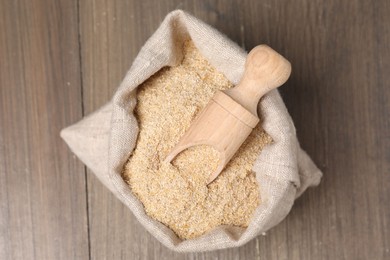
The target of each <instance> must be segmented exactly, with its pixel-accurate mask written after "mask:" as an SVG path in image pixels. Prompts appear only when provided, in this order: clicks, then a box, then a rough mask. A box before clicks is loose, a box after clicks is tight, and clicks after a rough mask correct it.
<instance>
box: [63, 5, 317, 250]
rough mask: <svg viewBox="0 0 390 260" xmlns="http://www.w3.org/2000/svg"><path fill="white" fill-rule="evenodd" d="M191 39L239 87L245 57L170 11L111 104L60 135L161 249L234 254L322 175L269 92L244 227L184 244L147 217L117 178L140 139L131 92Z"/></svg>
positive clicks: (191, 20)
mask: <svg viewBox="0 0 390 260" xmlns="http://www.w3.org/2000/svg"><path fill="white" fill-rule="evenodd" d="M189 38H190V39H192V41H193V42H194V44H195V46H196V47H197V48H198V49H199V51H200V52H201V54H202V55H203V56H204V57H205V58H206V59H207V60H208V61H209V62H210V63H211V64H212V65H213V66H214V67H215V68H216V69H217V70H219V71H220V72H222V73H223V74H224V75H225V76H226V77H227V78H228V79H229V80H230V81H231V82H232V83H233V84H237V83H238V82H239V80H240V78H241V76H242V74H243V70H244V63H245V59H246V55H247V54H246V53H245V52H244V51H243V50H242V49H241V48H240V47H239V46H237V45H236V44H235V43H233V42H232V41H230V40H229V39H228V38H227V37H226V36H224V35H222V34H221V33H219V32H218V31H217V30H215V29H213V28H212V27H210V26H209V25H207V24H205V23H203V22H202V21H200V20H198V19H196V18H194V17H193V16H191V15H189V14H187V13H185V12H183V11H180V10H177V11H173V12H171V13H170V14H168V15H167V17H166V18H165V20H164V21H163V22H162V24H161V25H160V27H159V28H158V30H157V31H156V32H155V33H154V34H153V35H152V37H151V38H150V39H149V40H148V41H147V42H146V43H145V45H144V46H143V47H142V49H141V51H140V52H139V54H138V56H137V57H136V59H135V61H134V63H133V65H132V66H131V68H130V70H129V71H128V72H127V74H126V76H125V78H124V80H123V82H122V83H121V84H120V86H119V88H118V90H117V91H116V93H115V95H114V97H113V99H112V101H111V102H109V103H108V104H107V105H105V106H104V107H102V108H101V109H99V110H98V111H96V112H94V113H93V114H91V115H89V116H87V117H85V118H84V119H83V120H81V121H80V122H78V123H76V124H74V125H72V126H69V127H67V128H65V129H64V130H62V132H61V136H62V138H63V139H64V140H65V142H66V143H67V144H68V145H69V147H70V149H71V150H72V151H73V152H74V153H75V154H76V155H77V156H78V157H79V158H80V159H81V160H82V161H83V162H84V163H85V164H86V165H87V166H88V167H89V168H90V169H91V170H92V171H93V172H94V173H95V174H96V176H97V177H98V178H99V180H100V181H101V182H102V183H103V184H104V185H105V186H107V188H109V189H110V190H111V191H112V192H113V193H114V194H115V196H116V197H117V198H118V199H120V200H121V201H122V202H123V203H124V204H125V205H126V206H127V207H128V208H129V209H130V210H131V211H132V212H133V214H134V216H135V217H136V218H137V219H138V220H139V222H140V223H141V224H142V225H143V226H144V227H145V228H146V229H147V230H148V231H149V232H150V233H151V234H152V235H153V236H155V237H156V238H157V239H158V240H159V241H160V242H161V243H163V244H164V245H165V246H167V247H169V248H171V249H173V250H175V251H179V252H195V251H209V250H216V249H222V248H228V247H238V246H241V245H243V244H245V243H247V242H248V241H249V240H251V239H253V238H254V237H256V236H258V235H259V234H261V233H263V232H265V231H267V230H268V229H270V228H271V227H273V226H275V225H276V224H278V223H279V222H280V221H282V220H283V219H284V218H285V217H286V215H287V214H288V212H289V211H290V209H291V207H292V205H293V203H294V200H295V199H296V198H297V197H298V196H300V195H301V194H302V192H304V191H305V190H306V188H307V187H309V186H313V185H317V184H318V183H319V182H320V179H321V176H322V173H321V172H320V170H319V169H318V168H317V167H316V166H315V165H314V163H313V162H312V160H311V159H310V158H309V157H308V155H307V154H306V153H305V152H304V151H303V150H302V149H301V148H300V146H299V143H298V140H297V137H296V133H295V128H294V124H293V122H292V120H291V117H290V116H289V114H288V112H287V109H286V107H285V105H284V103H283V101H282V99H281V97H280V95H279V93H278V91H277V90H274V91H271V92H270V93H268V94H267V95H266V96H265V97H264V98H263V99H262V100H261V102H260V104H259V109H258V113H259V115H260V116H261V118H262V122H261V124H262V126H263V128H264V130H265V131H266V132H267V133H268V134H269V135H270V136H271V137H272V139H273V143H272V144H270V145H267V146H266V147H265V148H264V149H263V151H262V152H261V153H260V155H259V157H258V158H257V160H256V162H255V164H254V166H253V171H254V172H255V173H256V179H257V181H258V183H259V186H260V197H261V203H260V205H259V207H258V208H257V209H256V211H255V213H254V215H253V218H252V220H251V223H250V225H249V226H248V228H245V229H244V228H238V227H231V226H220V227H219V228H217V229H214V230H212V231H210V232H208V233H206V234H204V235H203V236H201V237H199V238H196V239H190V240H184V241H182V240H180V239H179V238H178V237H177V236H176V235H175V234H174V233H173V232H172V231H171V230H170V229H169V228H168V227H166V226H165V225H163V224H161V223H160V222H158V221H156V220H153V219H152V218H150V217H149V216H147V215H146V214H145V211H144V209H143V206H142V204H141V202H140V201H139V200H138V199H137V198H136V197H135V196H134V195H133V194H132V192H131V190H130V188H129V186H128V185H127V184H126V183H125V182H124V181H123V179H122V177H121V173H122V171H123V167H124V164H125V163H126V162H127V160H128V158H129V156H130V155H131V152H132V151H133V149H134V147H135V144H136V140H137V135H138V124H137V120H136V118H135V116H134V114H133V110H134V107H135V105H136V90H137V87H138V86H139V85H140V84H141V83H142V82H144V81H145V80H147V79H148V78H149V77H150V76H151V75H153V74H154V73H156V72H157V71H159V70H160V69H161V68H163V67H165V66H175V65H176V64H178V63H179V62H180V61H181V59H182V53H181V46H182V43H183V41H184V40H187V39H189Z"/></svg>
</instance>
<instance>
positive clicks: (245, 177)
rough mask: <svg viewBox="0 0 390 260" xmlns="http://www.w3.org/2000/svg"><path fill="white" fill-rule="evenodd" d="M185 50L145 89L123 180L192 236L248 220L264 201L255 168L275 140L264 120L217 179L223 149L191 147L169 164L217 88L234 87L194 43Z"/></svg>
mask: <svg viewBox="0 0 390 260" xmlns="http://www.w3.org/2000/svg"><path fill="white" fill-rule="evenodd" d="M183 54H184V58H183V60H182V62H181V63H180V64H179V65H177V66H175V67H169V68H163V69H162V70H160V71H159V72H158V73H156V74H155V75H153V76H152V77H151V78H150V79H148V80H147V81H146V82H144V83H143V84H142V86H140V87H139V89H138V93H137V106H136V108H135V114H136V116H137V119H138V123H139V128H140V132H139V135H138V139H137V144H136V147H135V149H134V151H133V153H132V155H131V156H130V158H129V161H128V162H127V164H126V166H125V169H124V172H123V178H124V180H125V181H126V182H127V183H128V184H129V185H130V188H131V190H132V192H133V193H134V195H135V196H137V198H138V199H139V200H140V201H141V202H142V203H143V205H144V208H145V212H146V213H147V214H148V215H149V216H150V217H152V218H153V219H156V220H158V221H160V222H161V223H163V224H165V225H166V226H168V227H169V228H170V229H172V230H173V231H174V232H175V233H176V234H177V235H178V237H180V238H182V239H191V238H196V237H198V236H200V235H202V234H204V233H205V232H207V231H210V230H212V229H214V228H215V227H217V226H219V225H232V226H239V227H247V226H248V224H249V222H250V219H251V217H252V215H253V213H254V211H255V209H256V208H257V207H258V205H259V203H260V195H259V186H258V183H257V182H256V179H255V174H254V172H253V171H252V166H253V164H254V162H255V160H256V158H257V157H258V155H259V153H260V152H261V150H262V149H263V147H264V146H265V145H267V144H269V143H271V141H272V139H271V137H270V136H268V135H267V134H266V133H265V132H264V131H263V130H262V128H261V127H260V125H258V126H257V127H256V128H255V129H254V131H253V132H252V133H251V135H250V136H249V137H248V139H247V140H246V141H245V143H244V144H243V145H242V146H241V148H240V149H239V151H238V152H237V153H236V154H235V156H234V157H233V159H232V160H231V161H230V163H229V164H228V165H227V167H226V168H225V169H224V170H223V171H222V173H221V174H220V175H219V177H218V178H217V179H216V180H215V181H214V182H212V183H211V184H210V185H206V183H207V179H208V177H209V176H210V174H211V173H212V172H213V170H214V169H215V168H216V166H217V165H218V152H217V151H215V150H214V149H213V148H212V147H210V146H207V145H201V146H196V147H191V148H189V149H187V150H185V151H184V152H182V153H180V154H179V155H178V156H177V157H176V158H175V159H174V160H173V161H172V163H164V162H163V161H164V159H165V158H166V156H167V155H168V153H169V152H170V150H171V149H172V148H173V147H174V146H175V145H176V144H177V142H178V141H179V139H180V137H181V136H182V135H183V134H184V133H185V131H186V130H187V129H188V127H189V126H190V124H191V122H192V121H193V120H194V118H195V117H196V116H197V114H198V113H199V112H200V111H201V110H202V108H203V107H204V106H205V105H206V104H207V103H208V101H209V100H210V99H211V97H212V96H213V94H214V93H215V92H216V91H217V90H224V89H228V88H230V87H232V84H231V83H230V82H229V81H228V80H227V79H226V78H225V76H224V75H223V74H221V73H219V72H218V71H217V70H215V69H214V68H213V67H212V66H211V65H210V64H209V63H208V61H207V60H206V59H205V58H203V57H202V55H201V54H200V53H199V51H198V50H197V49H196V47H195V46H194V45H193V43H192V42H191V41H186V42H185V43H184V45H183Z"/></svg>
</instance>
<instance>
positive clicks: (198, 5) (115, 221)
mask: <svg viewBox="0 0 390 260" xmlns="http://www.w3.org/2000/svg"><path fill="white" fill-rule="evenodd" d="M176 8H180V9H184V10H187V11H189V12H191V13H193V14H195V16H197V17H199V18H200V19H202V20H204V21H206V22H207V23H209V24H211V25H212V26H214V27H215V28H217V29H218V30H220V31H221V32H223V33H225V34H227V35H228V36H229V37H230V38H231V39H233V40H234V41H236V42H238V43H239V44H240V45H241V46H244V47H246V48H247V49H250V48H252V47H254V46H255V45H257V44H259V43H267V44H269V45H270V46H272V47H273V48H275V50H277V51H279V52H280V53H282V54H283V55H285V56H286V57H287V58H288V59H289V60H290V61H291V63H292V65H293V74H292V77H291V79H290V80H289V81H288V83H287V84H286V86H284V87H282V95H283V97H284V99H285V101H286V104H287V107H288V109H289V111H290V113H291V115H292V117H293V119H294V121H295V124H296V127H297V132H298V136H299V138H300V141H301V144H302V147H303V148H304V149H306V150H307V151H308V153H309V154H310V155H311V156H312V157H313V159H314V161H315V162H316V163H317V164H318V165H319V166H320V168H321V169H322V170H323V171H324V174H325V178H324V180H323V182H322V184H321V185H320V186H319V187H318V188H317V189H312V190H309V191H308V192H307V193H306V194H304V195H303V196H302V198H300V199H299V200H298V201H297V202H296V205H295V206H294V208H293V210H292V212H291V214H290V215H289V216H288V217H287V219H286V220H285V221H283V222H282V223H281V224H280V225H278V226H277V227H275V228H273V229H272V230H270V231H269V232H267V234H266V235H265V236H259V237H258V238H257V239H255V240H253V241H251V242H249V243H248V244H247V245H245V246H243V247H241V248H236V249H227V250H220V251H217V252H209V253H199V254H176V253H173V252H171V251H169V250H168V249H166V248H165V247H163V246H162V245H161V244H160V243H158V242H157V241H156V240H155V239H154V238H153V237H152V236H151V235H150V234H148V233H147V232H146V231H145V230H144V229H143V228H142V226H141V225H140V224H139V223H138V222H137V221H136V220H135V218H134V217H133V216H132V214H131V213H129V211H128V210H127V209H126V208H125V207H124V206H123V205H121V204H120V203H119V202H118V200H117V199H116V198H115V197H114V196H113V195H111V194H110V193H109V192H108V191H107V189H106V188H105V187H104V186H103V185H101V184H100V183H99V182H98V180H97V179H96V178H95V177H94V176H93V175H92V174H91V173H89V174H88V190H89V195H88V201H89V213H90V215H89V222H90V236H91V256H92V258H97V259H100V258H106V257H110V258H114V259H385V258H389V253H390V252H389V251H390V250H389V246H388V245H389V244H390V243H389V232H388V231H386V230H388V226H389V219H390V207H389V206H388V205H387V204H386V200H388V199H389V198H390V189H389V188H390V183H389V181H390V180H389V176H388V172H389V168H390V165H389V162H390V158H389V157H390V155H389V152H388V147H389V136H388V129H389V123H390V122H389V118H390V117H389V112H388V111H390V110H389V105H388V104H387V103H386V100H388V99H389V94H390V93H389V90H388V88H387V89H386V86H388V85H386V82H387V81H389V76H388V74H386V71H390V65H389V61H390V50H389V46H390V44H389V39H390V32H389V29H388V28H387V27H386V24H389V22H390V21H389V20H390V19H389V18H388V17H387V16H386V14H387V13H389V11H390V10H389V5H388V3H387V2H386V1H384V0H382V1H375V3H373V4H369V3H368V2H366V1H344V2H340V1H320V0H315V1H306V0H300V1H294V2H286V1H271V0H265V1H249V0H247V1H241V2H239V3H238V2H237V1H225V2H222V1H202V2H199V1H163V2H162V1H159V2H155V1H149V0H145V1H121V0H118V1H105V0H89V1H81V2H80V13H81V14H82V15H81V16H80V17H81V21H80V30H81V51H82V70H83V89H84V91H83V92H84V107H85V110H86V113H89V112H92V111H93V110H95V109H97V108H98V107H100V106H101V105H103V104H104V103H105V102H107V101H108V100H109V99H110V98H111V96H112V94H113V92H114V91H115V89H116V87H117V86H118V84H119V83H120V81H121V79H122V78H123V76H124V74H125V72H126V71H127V69H128V68H129V67H130V65H131V62H132V60H133V59H134V58H135V56H136V54H137V53H138V51H139V49H140V48H141V46H142V45H143V43H144V42H145V40H146V39H147V38H148V37H149V36H150V35H151V34H152V33H153V32H154V31H155V30H156V28H157V27H158V25H159V23H160V22H161V21H162V19H163V18H164V16H165V15H166V14H167V13H168V12H169V11H171V10H174V9H176Z"/></svg>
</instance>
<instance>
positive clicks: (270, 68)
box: [165, 45, 291, 184]
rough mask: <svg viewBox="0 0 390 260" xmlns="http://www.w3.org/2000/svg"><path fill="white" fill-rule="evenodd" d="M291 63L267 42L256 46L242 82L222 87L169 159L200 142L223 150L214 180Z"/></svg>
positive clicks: (255, 122)
mask: <svg viewBox="0 0 390 260" xmlns="http://www.w3.org/2000/svg"><path fill="white" fill-rule="evenodd" d="M290 73H291V65H290V63H289V62H288V61H287V60H286V59H285V58H284V57H282V56H281V55H280V54H278V53H277V52H275V51H274V50H273V49H271V48H270V47H268V46H266V45H259V46H257V47H255V48H254V49H253V50H252V51H251V52H250V53H249V54H248V57H247V60H246V63H245V72H244V76H243V77H242V79H241V82H240V83H239V84H238V86H236V87H234V88H232V89H228V90H226V91H218V92H217V93H216V94H215V95H214V97H213V98H212V100H211V101H210V102H209V103H208V104H207V106H206V107H205V108H204V109H203V110H202V111H201V112H200V114H199V116H198V117H197V118H196V119H195V120H194V122H193V123H192V124H191V126H190V128H189V129H188V131H187V132H186V133H185V134H184V136H183V137H182V138H181V139H180V141H179V143H178V144H177V145H176V146H175V147H174V148H173V149H172V151H171V152H170V153H169V155H168V156H167V158H166V159H165V162H171V161H172V159H173V158H175V156H176V155H178V154H179V153H180V152H182V151H184V150H185V149H187V148H189V147H191V146H196V145H201V144H205V145H211V146H212V147H214V148H215V149H216V150H217V151H219V153H220V160H219V164H218V167H217V169H216V170H215V172H214V173H212V174H211V176H210V177H209V180H208V183H207V184H209V183H211V182H212V181H213V180H214V179H215V178H217V176H218V175H219V174H220V173H221V171H222V170H223V169H224V168H225V166H226V164H227V163H228V162H229V161H230V159H231V158H232V157H233V155H234V154H235V153H236V152H237V150H238V148H240V146H241V145H242V143H243V142H244V141H245V139H246V138H247V137H248V136H249V134H250V133H251V132H252V129H253V128H254V127H255V126H256V125H257V123H258V122H259V118H258V116H257V105H258V103H259V100H260V98H261V97H262V96H263V95H264V94H265V93H267V92H268V91H270V90H272V89H275V88H277V87H279V86H280V85H282V84H283V83H284V82H286V81H287V79H288V77H289V76H290Z"/></svg>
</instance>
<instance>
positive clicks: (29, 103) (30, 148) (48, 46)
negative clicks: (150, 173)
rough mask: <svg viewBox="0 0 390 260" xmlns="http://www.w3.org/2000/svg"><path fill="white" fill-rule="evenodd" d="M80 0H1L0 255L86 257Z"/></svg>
mask: <svg viewBox="0 0 390 260" xmlns="http://www.w3.org/2000/svg"><path fill="white" fill-rule="evenodd" d="M78 50H79V45H78V27H77V2H76V1H39V0H33V1H23V2H21V1H0V57H1V62H0V259H86V258H88V232H87V227H88V226H87V212H86V191H85V171H84V166H83V165H82V164H81V163H80V162H79V160H77V158H75V156H73V155H72V154H71V153H70V151H69V149H68V148H67V147H66V145H65V143H64V142H63V141H62V140H61V139H60V136H59V132H60V130H61V129H62V128H63V127H65V126H67V125H69V124H71V123H73V122H75V121H77V120H79V119H80V118H81V116H82V107H81V81H80V72H79V70H80V66H79V51H78Z"/></svg>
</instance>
